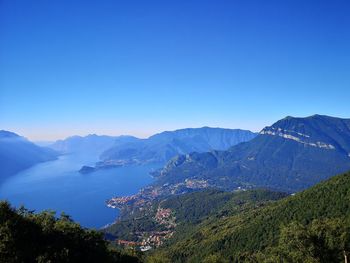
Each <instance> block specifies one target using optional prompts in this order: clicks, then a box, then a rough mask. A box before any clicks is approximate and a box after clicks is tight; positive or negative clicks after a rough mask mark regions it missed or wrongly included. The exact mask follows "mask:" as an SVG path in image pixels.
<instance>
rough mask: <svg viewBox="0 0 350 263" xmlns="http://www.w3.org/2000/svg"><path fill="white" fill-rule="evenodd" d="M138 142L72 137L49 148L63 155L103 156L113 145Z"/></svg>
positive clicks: (132, 138)
mask: <svg viewBox="0 0 350 263" xmlns="http://www.w3.org/2000/svg"><path fill="white" fill-rule="evenodd" d="M136 140H138V139H137V138H135V137H132V136H116V137H113V136H106V135H96V134H90V135H87V136H84V137H82V136H72V137H68V138H66V139H64V140H58V141H56V142H55V143H54V144H52V145H50V146H49V147H50V148H52V149H54V150H56V151H58V152H61V153H77V152H85V153H95V154H97V155H99V154H101V153H102V152H103V151H105V150H106V149H108V148H110V147H112V145H119V144H122V143H127V142H133V141H136Z"/></svg>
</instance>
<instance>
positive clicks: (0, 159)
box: [0, 131, 57, 180]
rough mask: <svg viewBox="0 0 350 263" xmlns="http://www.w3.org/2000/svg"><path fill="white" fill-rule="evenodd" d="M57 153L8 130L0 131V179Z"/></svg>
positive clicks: (51, 157)
mask: <svg viewBox="0 0 350 263" xmlns="http://www.w3.org/2000/svg"><path fill="white" fill-rule="evenodd" d="M56 157H57V153H56V152H54V151H53V150H51V149H48V148H43V147H39V146H37V145H35V144H34V143H31V142H30V141H28V140H27V139H25V138H23V137H21V136H19V135H17V134H15V133H12V132H8V131H0V180H1V179H4V178H6V177H7V176H10V175H13V174H15V173H18V172H19V171H21V170H24V169H27V168H29V167H30V166H32V165H34V164H37V163H40V162H45V161H49V160H53V159H55V158H56Z"/></svg>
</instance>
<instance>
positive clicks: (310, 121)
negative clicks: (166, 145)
mask: <svg viewBox="0 0 350 263" xmlns="http://www.w3.org/2000/svg"><path fill="white" fill-rule="evenodd" d="M349 169H350V119H341V118H335V117H330V116H321V115H313V116H309V117H306V118H294V117H286V118H284V119H282V120H279V121H277V122H276V123H274V124H273V125H271V126H267V127H265V128H264V129H262V131H261V132H260V133H259V134H258V136H256V137H255V138H254V139H252V140H250V141H248V142H243V143H240V144H238V145H236V146H233V147H231V148H229V149H228V150H227V151H211V152H206V153H200V154H198V153H190V154H187V155H183V156H181V155H180V156H177V157H175V158H174V159H172V160H171V161H170V162H168V163H167V165H166V166H165V167H164V168H163V169H162V170H160V171H159V172H158V173H157V174H156V175H157V177H158V182H156V184H158V185H161V184H164V183H179V182H181V181H183V180H184V179H188V178H196V179H204V180H208V181H209V182H211V183H212V186H214V187H219V188H231V189H232V188H234V187H237V186H240V184H241V183H246V184H250V185H252V186H255V187H268V188H272V189H276V190H281V191H287V192H294V191H299V190H302V189H305V188H307V187H309V186H311V185H313V184H315V183H317V182H318V181H320V180H323V179H327V178H328V177H329V176H331V175H332V174H337V173H341V172H344V171H346V170H349ZM315 174H317V176H315ZM220 181H221V182H220Z"/></svg>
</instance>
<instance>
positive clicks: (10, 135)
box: [0, 130, 21, 138]
mask: <svg viewBox="0 0 350 263" xmlns="http://www.w3.org/2000/svg"><path fill="white" fill-rule="evenodd" d="M19 137H21V136H19V135H18V134H16V133H14V132H10V131H5V130H0V138H19Z"/></svg>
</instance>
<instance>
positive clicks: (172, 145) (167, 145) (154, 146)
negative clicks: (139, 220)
mask: <svg viewBox="0 0 350 263" xmlns="http://www.w3.org/2000/svg"><path fill="white" fill-rule="evenodd" d="M255 136H256V134H255V133H253V132H251V131H247V130H240V129H222V128H210V127H203V128H187V129H180V130H175V131H165V132H162V133H159V134H155V135H153V136H151V137H149V138H147V139H135V140H132V141H128V142H124V143H120V142H117V143H116V144H115V145H114V146H113V147H111V148H110V149H108V150H106V151H104V152H103V153H102V154H101V156H100V158H101V160H103V161H105V162H111V161H119V162H125V163H142V164H144V163H162V162H166V161H168V160H170V159H171V158H173V157H174V156H176V155H178V154H186V153H190V152H206V151H210V150H226V149H228V148H229V147H231V146H233V145H236V144H238V143H241V142H245V141H249V140H251V139H252V138H254V137H255Z"/></svg>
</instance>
